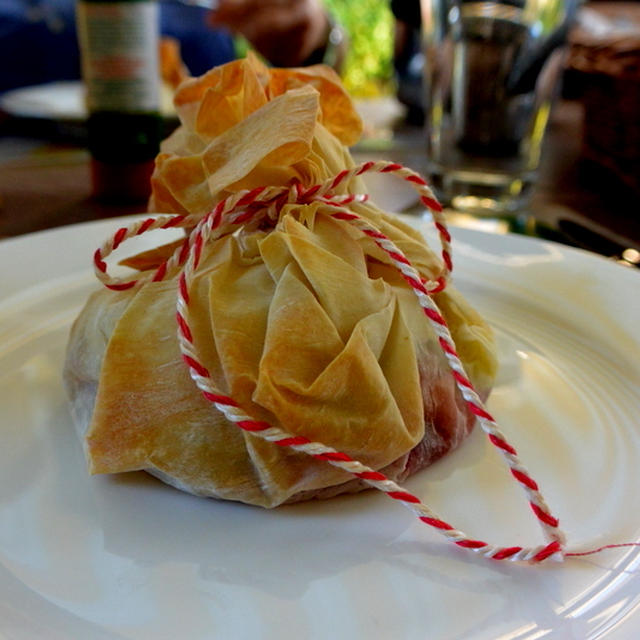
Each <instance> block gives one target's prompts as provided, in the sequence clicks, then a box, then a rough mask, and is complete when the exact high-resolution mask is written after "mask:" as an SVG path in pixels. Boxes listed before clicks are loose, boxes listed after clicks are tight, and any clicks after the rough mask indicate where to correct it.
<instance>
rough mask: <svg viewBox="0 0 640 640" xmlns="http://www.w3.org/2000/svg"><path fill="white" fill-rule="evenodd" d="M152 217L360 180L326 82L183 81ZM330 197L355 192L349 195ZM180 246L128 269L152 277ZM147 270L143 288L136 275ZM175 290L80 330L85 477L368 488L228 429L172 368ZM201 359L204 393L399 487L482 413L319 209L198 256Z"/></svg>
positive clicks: (284, 496)
mask: <svg viewBox="0 0 640 640" xmlns="http://www.w3.org/2000/svg"><path fill="white" fill-rule="evenodd" d="M176 106H177V108H178V113H179V115H180V118H181V122H182V125H181V127H180V128H179V129H178V130H177V131H176V132H175V133H174V134H173V135H172V136H171V137H170V138H169V139H168V140H167V141H165V143H164V144H163V148H162V150H161V153H160V155H159V157H158V160H157V164H156V171H155V174H154V178H153V189H154V191H153V195H152V198H151V207H152V208H153V209H154V210H156V211H161V212H163V213H178V214H204V213H206V212H208V211H210V210H211V209H212V207H214V206H215V204H216V203H217V202H219V201H220V200H221V199H223V198H225V197H227V196H228V195H230V194H233V193H235V192H237V191H239V190H241V189H247V188H253V187H255V186H258V185H290V184H293V183H295V182H299V183H302V184H303V185H307V186H310V185H314V184H317V183H320V182H322V181H323V180H326V179H327V178H330V177H331V176H333V175H335V174H336V173H338V172H339V171H341V170H343V169H345V168H349V167H352V166H353V162H352V160H351V157H350V155H349V152H348V150H347V145H349V144H352V143H353V142H354V141H355V140H356V139H357V136H358V134H359V131H360V129H359V119H358V116H357V114H356V112H355V110H354V109H353V107H352V105H351V102H350V100H349V98H348V96H347V95H346V94H345V92H344V91H343V89H342V87H341V85H340V82H339V80H338V78H337V76H335V74H333V72H331V70H329V69H327V68H325V67H312V68H309V69H304V70H286V71H285V70H279V69H267V68H266V67H264V66H263V65H261V64H260V63H259V62H257V61H256V60H255V59H254V58H251V57H250V58H249V59H247V60H242V61H237V62H233V63H230V64H229V65H225V66H223V67H220V68H217V69H214V70H212V71H211V72H209V73H207V74H206V75H205V76H203V77H201V78H196V79H192V80H187V81H186V82H185V83H183V84H182V85H181V87H180V89H179V90H178V93H177V94H176ZM339 190H340V191H341V192H342V193H350V192H351V193H353V192H362V191H363V190H364V187H363V185H362V184H361V183H360V180H359V179H358V178H354V179H353V180H350V181H348V182H347V183H345V184H341V185H340V187H339ZM350 206H351V207H352V210H353V211H354V212H355V213H357V214H358V215H359V216H361V217H362V218H364V219H366V220H367V221H368V222H369V223H371V224H372V225H374V226H375V227H376V228H377V229H379V230H380V231H381V232H382V233H384V234H385V235H386V236H387V237H389V238H390V239H391V240H392V241H393V242H394V243H395V244H396V245H397V247H398V248H399V249H401V250H402V252H403V253H404V254H405V255H406V256H407V258H408V259H409V260H410V261H411V263H412V264H413V265H414V266H415V267H416V269H417V270H418V271H419V273H420V275H421V277H423V278H425V279H427V280H429V279H435V278H436V277H437V275H438V274H439V273H440V270H441V267H442V265H441V262H440V259H439V258H438V257H437V256H436V255H435V254H434V253H433V252H432V250H431V249H430V248H429V247H428V245H427V244H426V242H425V240H424V239H423V237H422V236H421V235H420V234H419V233H418V232H417V231H415V230H413V229H412V228H410V227H409V226H407V225H405V224H404V223H402V222H401V221H400V220H399V219H398V218H397V217H395V216H393V215H391V214H388V213H385V212H383V211H380V210H379V209H378V208H376V206H375V205H374V204H371V203H369V202H363V203H354V204H351V205H350ZM270 220H271V219H270ZM172 250H173V247H159V248H158V249H157V250H155V251H153V252H151V253H147V254H145V255H143V256H139V257H137V258H134V259H133V260H131V261H129V264H130V265H132V266H135V267H137V268H138V269H142V270H148V269H153V268H155V267H157V265H158V264H159V263H160V262H161V261H162V260H163V259H165V258H166V257H168V256H169V254H170V252H171V251H172ZM143 272H144V271H143ZM177 290H178V281H177V277H175V276H174V277H170V278H167V279H164V280H162V281H159V282H148V283H147V284H144V285H142V286H141V287H139V288H136V289H130V290H126V291H111V290H108V289H102V290H99V291H97V292H95V293H94V294H93V295H92V296H91V297H90V298H89V300H88V302H87V304H86V306H85V308H84V309H83V311H82V312H81V314H80V316H79V317H78V319H77V320H76V322H75V324H74V325H73V328H72V331H71V336H70V340H69V345H68V349H67V357H66V364H65V372H64V377H65V382H66V386H67V389H68V392H69V395H70V398H71V400H72V403H73V408H74V415H75V419H76V421H77V424H78V427H79V431H80V433H81V435H82V438H83V441H84V443H85V449H86V454H87V458H88V462H89V469H90V471H91V472H92V473H119V472H125V471H133V470H146V471H148V472H150V473H152V474H153V475H155V476H157V477H159V478H161V479H162V480H164V481H165V482H167V483H169V484H171V485H174V486H176V487H178V488H180V489H182V490H185V491H188V492H190V493H194V494H197V495H202V496H211V497H216V498H221V499H227V500H237V501H241V502H246V503H250V504H255V505H260V506H263V507H275V506H277V505H280V504H282V503H287V502H294V501H298V500H303V499H308V498H313V497H329V496H333V495H336V494H339V493H343V492H350V491H357V490H360V489H362V488H365V487H366V485H364V484H363V483H362V482H361V481H359V480H354V479H353V478H352V476H350V475H349V474H347V473H346V472H344V471H342V470H340V469H336V468H335V467H333V466H331V465H329V464H327V463H326V462H324V461H322V460H317V459H314V458H312V457H310V456H308V455H306V454H304V453H302V452H296V451H294V450H292V449H289V448H286V447H281V446H278V445H276V444H273V443H270V442H267V441H265V440H263V439H260V438H259V437H258V436H257V435H255V434H252V433H249V432H246V431H243V430H241V429H239V428H238V427H237V426H236V425H235V424H233V423H231V422H229V421H228V420H227V418H225V416H224V415H223V414H222V413H220V412H218V411H217V410H216V408H215V407H214V406H213V405H212V404H211V403H210V402H209V401H208V400H206V399H205V398H204V397H203V395H202V393H201V392H200V391H199V390H198V388H197V387H196V385H195V384H194V381H193V380H192V379H191V377H190V374H189V370H188V367H187V366H186V365H185V363H184V362H183V359H182V356H181V352H180V348H179V343H178V338H177V330H176V315H175V314H176V292H177ZM189 297H190V323H191V331H192V334H193V342H194V344H195V345H196V347H197V349H198V352H199V354H200V358H201V361H202V363H203V364H204V365H205V366H206V368H207V369H208V371H209V372H210V375H211V377H212V379H213V381H214V383H215V385H216V387H217V388H218V389H220V390H222V392H224V393H225V394H228V395H229V396H230V397H232V398H233V399H234V400H235V402H236V403H237V404H238V405H239V406H240V407H241V408H242V410H243V411H244V412H245V413H246V414H247V415H249V416H251V417H252V418H254V419H256V420H263V421H266V422H268V423H269V424H271V425H273V426H277V427H280V428H281V429H283V430H285V431H286V432H288V433H290V434H292V435H301V436H305V437H306V438H309V439H311V440H313V441H319V442H322V443H324V444H326V445H329V446H331V447H334V448H335V449H337V450H339V451H342V452H344V453H346V454H348V455H350V456H351V457H353V458H355V459H357V460H360V461H361V462H363V463H364V464H366V465H368V466H370V467H372V468H373V469H376V470H383V471H384V472H385V473H386V474H387V475H388V476H389V477H390V478H392V479H396V480H403V479H404V478H406V477H407V476H408V475H410V474H412V473H415V472H416V471H418V470H419V469H422V468H424V467H425V466H426V465H428V464H430V463H431V462H432V461H434V460H435V459H437V458H439V457H440V456H442V455H443V454H445V453H446V452H448V451H449V450H451V449H453V448H455V447H456V446H457V445H458V444H459V443H460V442H461V441H462V440H463V439H464V437H465V436H466V435H467V434H468V433H469V431H470V430H471V428H472V425H473V423H474V416H473V415H472V414H471V412H470V411H469V409H468V407H467V404H466V403H465V401H464V400H463V399H462V397H461V395H460V393H459V391H458V390H457V388H456V383H455V380H454V377H453V376H452V374H451V371H450V369H449V366H448V363H447V360H446V358H445V356H444V355H443V353H442V349H441V347H440V344H439V342H438V337H437V336H436V334H435V333H434V331H433V329H432V328H431V326H430V324H429V322H428V321H427V320H426V318H425V315H424V313H423V310H422V308H421V307H420V306H419V304H418V301H417V299H416V296H415V294H414V292H413V291H412V289H411V288H410V287H409V285H408V284H407V282H406V281H405V280H404V279H403V278H402V277H401V275H400V274H399V273H398V271H397V270H396V268H395V267H394V266H393V265H392V264H391V261H390V259H389V257H388V256H387V255H386V254H385V253H384V252H383V251H382V250H381V249H380V248H379V247H378V246H377V245H376V244H375V243H374V242H372V241H371V239H370V238H367V237H366V236H364V235H363V234H362V232H361V231H359V230H358V229H356V228H355V227H353V226H352V225H350V224H349V223H348V222H347V221H343V220H338V219H335V218H333V217H332V216H331V215H329V213H328V212H327V210H326V207H323V206H322V205H321V204H319V203H318V202H311V203H308V204H296V203H291V204H285V205H284V206H282V207H281V209H280V211H279V213H278V215H277V217H276V218H275V219H272V220H271V223H270V224H262V225H257V226H256V225H253V226H251V225H250V226H248V227H246V228H241V229H239V230H237V231H236V232H234V233H229V234H227V235H225V236H223V237H221V238H219V239H217V240H215V241H213V242H210V243H208V244H206V245H205V247H204V249H203V253H202V259H201V262H200V264H199V267H198V269H197V272H196V274H195V277H194V280H193V285H192V288H191V294H190V296H189ZM433 299H434V301H435V302H436V304H437V305H438V307H439V309H440V311H441V313H442V315H443V316H444V317H445V318H446V320H447V323H448V325H449V328H450V330H451V333H452V336H453V338H454V340H455V342H456V347H457V351H458V353H459V355H460V357H461V360H462V362H463V364H464V366H465V369H466V372H467V374H468V376H469V377H470V379H471V381H472V382H473V383H474V385H475V387H476V389H477V390H478V392H479V393H480V395H481V396H484V397H486V395H488V393H489V390H490V389H491V386H492V384H493V380H494V376H495V371H496V357H495V348H494V343H493V336H492V332H491V330H490V328H489V327H488V325H487V324H486V323H485V322H484V321H483V320H482V318H481V317H480V316H479V315H478V314H477V313H476V312H475V311H474V310H473V309H472V308H471V307H470V306H469V304H468V303H467V302H466V301H465V300H464V299H463V298H462V296H461V295H460V294H459V293H457V292H456V291H455V290H454V289H453V287H452V286H451V285H449V286H448V287H447V288H446V289H445V290H444V291H442V292H440V293H437V294H435V295H434V297H433Z"/></svg>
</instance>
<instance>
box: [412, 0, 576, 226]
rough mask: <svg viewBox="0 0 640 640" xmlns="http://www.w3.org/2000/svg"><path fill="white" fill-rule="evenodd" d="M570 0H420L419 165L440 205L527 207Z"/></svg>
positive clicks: (504, 210) (479, 210) (485, 209)
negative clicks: (422, 153)
mask: <svg viewBox="0 0 640 640" xmlns="http://www.w3.org/2000/svg"><path fill="white" fill-rule="evenodd" d="M578 4H579V0H509V1H504V2H495V1H491V2H467V1H464V0H421V9H422V30H423V51H424V56H425V61H424V70H425V71H424V74H425V75H424V81H425V82H424V84H425V107H426V109H425V112H426V126H427V147H428V148H427V161H428V171H429V173H430V175H431V181H432V184H433V186H434V188H435V190H436V192H437V194H438V196H439V197H440V199H441V200H442V202H443V203H444V204H445V205H447V206H450V207H452V208H454V209H456V210H458V211H463V212H467V213H473V214H476V215H477V214H480V215H492V216H495V215H506V214H512V213H517V212H520V211H522V210H523V209H525V208H526V207H527V203H528V199H529V196H530V193H531V188H532V186H533V184H534V183H535V180H536V175H537V169H538V164H539V160H540V151H541V146H542V141H543V138H544V133H545V129H546V126H547V121H548V119H549V113H550V109H551V104H552V100H553V98H554V97H555V95H556V94H557V90H558V85H559V83H558V78H559V76H560V73H561V70H562V68H563V63H564V54H565V48H564V44H565V42H566V35H567V32H568V29H569V26H570V25H571V22H572V20H573V18H574V15H575V12H576V9H577V6H578Z"/></svg>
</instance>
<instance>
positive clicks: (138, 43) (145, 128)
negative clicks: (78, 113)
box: [76, 0, 162, 203]
mask: <svg viewBox="0 0 640 640" xmlns="http://www.w3.org/2000/svg"><path fill="white" fill-rule="evenodd" d="M76 9H77V11H76V18H77V23H78V41H79V45H80V53H81V61H82V77H83V79H84V82H85V86H86V92H87V109H88V112H89V117H88V122H87V130H88V145H89V151H90V153H91V158H92V160H91V163H92V181H93V193H94V196H95V197H96V198H98V199H100V200H102V201H109V202H122V203H125V202H142V201H144V200H146V198H147V197H148V196H149V193H150V177H151V173H152V171H153V161H154V158H155V156H156V155H157V153H158V149H159V145H160V137H161V133H162V122H161V116H160V71H159V59H158V56H159V53H158V43H159V37H160V36H159V28H160V27H159V25H160V18H159V9H158V4H157V3H156V2H155V0H78V3H77V7H76Z"/></svg>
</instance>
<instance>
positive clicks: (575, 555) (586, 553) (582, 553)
mask: <svg viewBox="0 0 640 640" xmlns="http://www.w3.org/2000/svg"><path fill="white" fill-rule="evenodd" d="M623 547H640V542H620V543H618V544H605V545H604V546H602V547H598V548H597V549H590V550H588V551H569V552H567V553H565V554H564V555H565V557H567V558H569V557H571V558H579V557H582V556H592V555H594V554H596V553H601V552H602V551H606V550H607V549H621V548H623Z"/></svg>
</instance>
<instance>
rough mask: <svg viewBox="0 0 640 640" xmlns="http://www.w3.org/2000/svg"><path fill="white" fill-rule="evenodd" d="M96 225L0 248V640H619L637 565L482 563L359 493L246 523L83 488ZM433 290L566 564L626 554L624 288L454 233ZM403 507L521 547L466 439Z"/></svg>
mask: <svg viewBox="0 0 640 640" xmlns="http://www.w3.org/2000/svg"><path fill="white" fill-rule="evenodd" d="M119 224H120V223H119V222H116V221H113V220H112V221H106V222H100V223H94V224H89V225H82V226H76V227H68V228H62V229H58V230H55V231H51V232H44V233H39V234H34V235H31V236H27V237H24V238H20V239H16V240H7V241H3V242H1V243H0V418H1V419H0V637H7V638H12V639H23V638H28V639H30V640H31V639H33V638H47V639H51V638H53V639H56V638H64V639H68V638H82V639H86V640H92V639H94V638H95V639H103V638H104V639H107V638H109V639H113V638H132V639H147V638H166V639H169V638H171V639H175V638H190V639H193V638H216V639H217V638H223V639H225V640H226V639H230V638H233V639H235V638H260V639H271V638H279V639H282V638H284V639H291V638H296V639H297V638H305V639H308V638H312V639H325V638H332V639H342V638H345V639H346V638H349V639H350V640H353V639H358V640H360V639H363V638H376V639H378V638H380V639H389V638H394V639H395V638H398V639H400V638H401V639H403V640H413V639H416V640H417V639H419V640H424V639H425V638H429V639H447V640H449V639H453V638H460V639H464V640H474V639H483V640H486V639H491V640H496V639H502V640H507V639H510V640H515V639H518V640H520V639H523V638H528V639H533V638H563V639H565V638H576V639H580V640H584V639H586V638H603V637H606V638H607V639H610V638H617V639H619V638H625V639H626V638H629V639H630V638H637V637H640V612H639V609H640V575H639V569H638V567H639V566H640V548H637V547H630V548H624V549H616V550H608V551H605V552H603V553H601V554H599V555H595V556H588V557H586V558H584V559H572V560H567V562H566V563H565V564H554V563H552V564H545V565H542V566H523V565H516V564H511V563H505V562H496V561H493V562H492V561H488V560H485V559H482V558H479V557H476V556H474V555H472V554H471V553H470V552H466V551H463V550H460V549H458V548H457V547H454V546H453V545H450V544H447V543H445V542H443V540H442V538H441V537H440V536H438V534H437V533H435V532H434V531H433V530H432V529H430V528H428V527H426V526H424V525H422V524H420V523H419V522H418V521H417V520H416V519H415V518H414V516H412V515H411V514H410V513H409V512H408V511H407V510H405V509H403V508H402V507H401V506H400V505H399V504H398V503H395V502H393V501H391V500H389V499H387V498H386V497H384V496H383V495H381V494H378V493H375V492H368V493H366V494H360V495H357V496H348V497H342V498H338V499H334V500H330V501H326V502H317V503H308V504H301V505H297V506H290V507H284V508H280V509H277V510H274V511H264V510H260V509H257V508H251V507H247V506H243V505H239V504H232V503H224V502H216V501H213V500H205V499H199V498H195V497H192V496H189V495H186V494H182V493H180V492H178V491H176V490H174V489H172V488H169V487H167V486H165V485H163V484H161V483H160V482H158V481H156V480H154V479H153V478H151V477H148V476H146V475H145V474H143V473H136V474H129V475H123V476H119V477H89V476H88V475H87V474H86V471H85V463H84V460H83V455H82V451H81V447H80V444H79V443H78V441H77V440H76V437H75V433H74V430H73V427H72V425H71V419H70V415H69V410H68V408H67V404H66V400H65V396H64V392H63V388H62V385H61V381H60V369H61V366H62V360H63V354H64V348H65V341H66V336H67V332H68V329H69V324H70V323H71V321H72V320H73V318H74V316H75V315H76V313H77V312H78V310H79V309H80V306H81V305H82V303H83V301H84V299H85V297H86V295H87V293H88V291H90V290H91V289H92V288H93V287H95V286H96V283H95V282H94V281H93V276H92V274H91V269H90V258H91V254H92V252H93V250H94V248H95V247H97V246H98V245H99V244H100V243H101V241H102V240H103V239H104V238H105V237H106V236H107V235H108V234H109V233H111V232H113V231H114V230H115V228H116V227H117V226H118V225H119ZM454 235H455V238H456V243H455V245H454V247H455V260H456V272H455V273H456V274H457V275H456V282H457V285H458V286H459V288H460V289H462V290H463V291H464V293H465V294H466V295H467V296H468V297H469V298H470V299H471V301H472V302H473V303H474V304H475V305H476V307H477V308H478V309H479V310H480V311H481V312H482V313H483V314H485V316H486V317H487V318H488V320H489V321H490V322H491V324H492V325H493V326H494V327H495V329H496V331H497V335H498V337H499V341H500V357H501V363H502V369H501V374H500V380H499V384H498V386H497V388H496V390H495V392H494V393H493V395H492V397H491V399H490V402H489V407H490V409H491V410H492V411H493V412H494V414H495V415H496V416H497V417H498V418H499V420H500V422H501V425H502V427H503V429H504V430H505V431H506V433H507V434H508V437H509V438H510V440H511V441H512V442H513V443H514V444H515V445H516V446H517V448H518V449H519V451H520V452H521V455H522V457H523V459H524V462H525V464H527V466H528V467H529V469H530V471H531V473H532V475H533V476H534V477H535V478H536V479H537V480H538V482H539V483H540V485H541V488H542V490H543V492H544V494H545V495H546V497H547V500H548V502H549V503H550V505H551V506H552V508H553V510H554V512H555V513H556V514H558V515H559V516H560V518H561V523H562V525H563V527H564V529H565V531H566V532H567V534H568V538H569V546H570V547H571V548H573V549H581V548H591V547H594V546H599V545H603V544H607V543H615V542H622V541H633V540H637V539H638V536H639V533H640V515H639V514H640V492H639V491H638V468H640V432H639V426H638V409H639V408H640V364H639V361H640V358H639V357H638V356H639V355H640V340H639V337H638V326H640V308H639V302H638V292H639V291H640V277H639V274H638V273H637V272H636V271H632V270H626V269H624V268H623V267H620V266H617V265H615V264H612V263H609V262H607V261H605V260H603V259H599V258H597V257H594V256H592V255H588V254H586V253H582V252H578V251H573V250H569V249H565V248H562V247H560V246H558V245H555V244H551V243H542V242H537V241H533V240H529V239H525V238H520V237H514V236H492V235H487V234H481V233H478V232H471V231H464V230H456V231H455V234H454ZM408 487H409V488H410V489H411V490H412V491H414V492H416V493H418V495H420V496H421V497H422V498H423V500H424V501H425V502H426V503H427V504H429V505H430V506H431V507H433V508H435V509H436V510H437V511H438V512H439V513H440V514H441V515H442V516H444V517H445V518H447V519H448V520H449V521H450V522H452V523H453V524H455V525H456V526H459V527H460V528H462V529H463V530H465V531H466V532H467V533H468V534H470V535H473V536H478V537H482V538H484V539H488V540H489V541H490V542H493V543H495V544H510V545H511V544H513V545H515V544H518V545H522V544H527V545H529V544H531V545H535V544H538V543H539V542H541V538H540V536H539V532H538V530H537V526H536V525H535V524H534V522H533V519H532V517H531V514H530V511H529V509H528V507H527V506H526V504H525V501H524V500H523V497H522V495H521V492H520V490H519V489H518V488H517V487H515V486H514V483H513V482H512V481H511V480H510V479H509V477H508V474H507V472H506V471H504V469H503V467H502V465H501V463H500V462H499V460H498V457H497V455H496V453H495V451H494V450H493V448H492V447H491V445H490V444H488V443H487V442H486V441H485V439H484V437H483V436H482V434H481V433H480V432H479V431H477V430H476V432H475V433H474V434H473V435H472V436H471V438H470V439H469V440H468V441H467V442H466V443H465V444H464V445H463V446H462V448H461V449H459V450H458V451H456V452H455V453H453V454H451V455H450V456H449V457H447V458H446V459H445V460H442V461H441V462H440V463H438V464H436V465H434V466H433V467H431V468H430V469H428V470H426V471H424V472H422V473H420V474H418V476H417V477H414V478H413V479H412V480H411V481H410V482H409V483H408Z"/></svg>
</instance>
